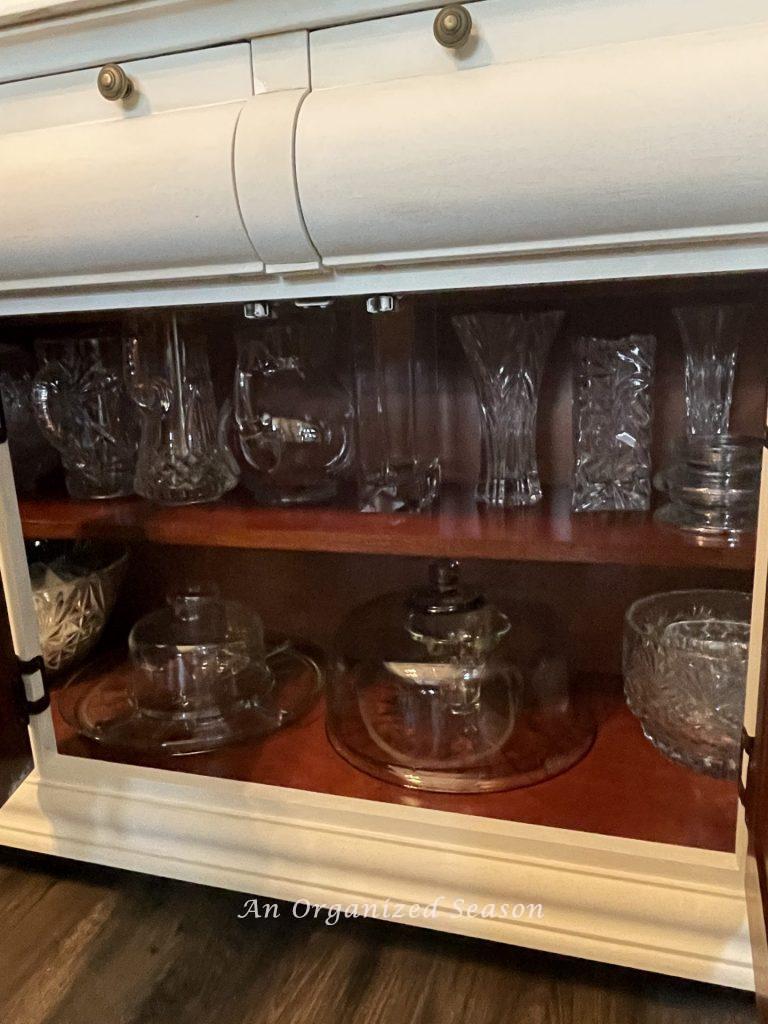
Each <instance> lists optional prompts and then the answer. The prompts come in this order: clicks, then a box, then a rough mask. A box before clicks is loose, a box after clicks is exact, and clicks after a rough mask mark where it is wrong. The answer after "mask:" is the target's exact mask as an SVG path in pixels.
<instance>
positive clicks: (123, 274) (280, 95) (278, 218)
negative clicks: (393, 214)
mask: <svg viewBox="0 0 768 1024" xmlns="http://www.w3.org/2000/svg"><path fill="white" fill-rule="evenodd" d="M121 71H122V73H124V75H125V76H126V79H127V81H129V82H130V91H129V92H128V94H127V95H126V96H125V97H124V98H118V99H109V98H105V96H104V95H103V94H102V92H103V90H102V91H100V89H99V87H98V85H97V74H98V69H96V68H94V69H90V70H86V71H76V72H71V73H68V74H63V75H56V76H52V77H50V78H43V79H35V80H31V81H25V82H14V83H10V84H8V85H5V86H0V194H2V196H3V201H2V203H0V238H2V239H3V244H2V247H0V305H1V304H2V301H3V298H4V297H6V296H7V297H9V298H10V299H11V300H12V301H16V297H18V296H25V295H35V294H39V295H41V296H44V295H47V294H50V293H52V292H62V293H63V292H67V293H69V294H82V295H83V304H84V306H88V305H89V303H88V299H89V296H90V295H91V294H95V292H96V290H98V293H99V294H100V295H102V296H103V295H105V294H108V290H109V289H115V290H116V289H118V288H120V289H123V290H124V289H125V288H134V289H135V288H137V287H142V288H143V289H144V292H145V293H146V294H147V297H148V301H151V297H152V295H154V294H159V295H160V301H167V298H166V296H171V297H172V294H173V289H175V288H177V287H180V286H184V285H185V283H186V285H187V286H189V285H191V284H195V285H197V284H200V285H201V286H204V285H206V284H207V283H215V282H217V281H222V280H224V281H233V280H238V281H241V282H248V281H249V280H251V279H253V278H254V277H255V278H259V277H263V276H264V274H265V272H266V273H273V272H279V273H281V274H283V273H289V272H290V271H294V270H306V269H313V268H317V267H318V266H319V257H318V255H317V253H316V251H315V250H314V248H313V246H312V244H311V242H310V240H309V237H308V235H307V232H306V229H305V227H304V222H303V220H302V217H301V214H300V210H299V203H298V197H297V193H296V178H295V169H294V138H295V128H296V118H297V115H298V111H299V109H300V107H301V104H302V102H303V100H304V97H305V95H306V93H307V90H308V88H309V72H308V41H307V33H306V32H296V33H289V34H288V35H285V36H275V37H271V38H269V39H264V40H257V41H254V43H253V44H250V43H236V44H233V45H230V46H223V47H218V48H213V49H209V50H202V51H198V52H194V53H182V54H172V55H169V56H165V57H158V58H154V59H148V60H139V61H132V62H127V63H125V64H123V65H121V67H120V68H119V69H118V70H117V71H116V72H114V74H117V75H118V76H119V75H120V72H121ZM106 91H107V93H109V89H107V90H106ZM152 289H155V291H154V292H153V291H152ZM161 289H162V291H161ZM169 289H170V291H169ZM123 294H124V291H123ZM31 308H34V304H33V305H32V307H31Z"/></svg>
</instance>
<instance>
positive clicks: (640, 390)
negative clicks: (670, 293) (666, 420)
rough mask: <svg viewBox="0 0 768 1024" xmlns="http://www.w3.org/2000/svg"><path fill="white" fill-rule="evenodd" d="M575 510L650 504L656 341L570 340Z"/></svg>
mask: <svg viewBox="0 0 768 1024" xmlns="http://www.w3.org/2000/svg"><path fill="white" fill-rule="evenodd" d="M573 348H574V397H573V429H574V449H575V467H574V480H573V497H572V500H571V507H572V509H573V510H574V512H598V511H604V510H621V511H642V510H646V509H648V508H650V504H651V409H652V406H651V381H652V378H653V370H654V360H655V353H656V339H655V338H654V337H653V336H652V335H640V334H631V335H629V336H627V337H623V338H602V337H579V338H576V339H575V341H574V346H573Z"/></svg>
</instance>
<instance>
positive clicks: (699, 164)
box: [297, 0, 768, 267]
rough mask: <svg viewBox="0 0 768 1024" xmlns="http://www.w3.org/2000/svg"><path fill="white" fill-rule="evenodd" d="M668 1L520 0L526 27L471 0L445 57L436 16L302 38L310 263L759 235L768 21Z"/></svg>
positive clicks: (511, 10) (763, 216) (505, 7)
mask: <svg viewBox="0 0 768 1024" xmlns="http://www.w3.org/2000/svg"><path fill="white" fill-rule="evenodd" d="M523 6H525V5H523ZM677 6H678V5H669V4H667V5H666V8H667V16H666V18H665V15H664V12H663V11H662V10H661V8H660V6H659V5H658V4H657V3H655V2H653V3H648V4H634V5H621V13H620V14H619V13H617V15H616V17H612V18H603V23H602V24H601V23H600V22H599V20H598V19H597V18H596V15H595V10H594V5H589V4H586V5H585V4H575V5H557V9H556V10H555V9H554V7H552V6H550V7H549V8H547V5H539V4H536V5H534V7H535V8H536V14H537V15H538V21H537V22H536V25H535V27H534V26H532V15H531V12H526V11H525V10H524V9H521V7H520V5H516V4H511V3H509V2H507V0H486V2H484V3H477V4H470V5H468V9H469V10H470V11H471V14H472V18H473V23H474V28H473V36H472V37H471V38H470V41H469V43H467V45H466V46H464V47H462V48H460V49H459V50H456V51H451V50H447V49H445V48H443V47H441V46H439V45H438V44H437V42H436V41H435V39H434V38H433V34H432V18H433V17H434V12H419V13H417V14H408V15H403V16H400V17H397V18H383V19H380V20H378V21H372V22H367V23H363V24H353V25H345V26H341V27H339V28H332V29H327V30H322V31H318V32H316V33H313V34H312V38H311V60H312V92H311V93H310V95H309V96H308V97H307V99H306V101H305V103H304V105H303V107H302V110H301V114H300V118H299V130H298V134H297V177H298V184H299V194H300V199H301V204H302V209H303V212H304V217H305V221H306V224H307V228H308V230H309V234H310V236H311V238H312V240H313V242H314V243H315V246H316V248H317V250H318V252H319V253H320V255H321V257H322V259H323V261H324V263H325V264H326V265H328V266H333V267H337V266H338V267H345V266H349V267H353V266H366V265H368V266H370V265H379V264H398V263H413V262H414V261H439V262H442V261H447V260H457V259H461V260H464V259H471V258H488V257H504V258H509V257H514V258H520V259H523V258H532V257H536V258H538V257H540V256H544V255H550V254H551V255H552V256H553V258H554V257H560V256H564V255H577V254H580V253H583V252H585V251H587V252H589V251H605V250H606V249H608V250H618V249H627V250H628V249H637V248H638V247H645V246H648V245H660V244H664V245H665V246H666V245H672V244H685V245H689V246H693V247H700V246H703V245H711V244H712V243H714V242H717V241H721V242H724V241H726V240H728V239H730V240H733V239H746V240H748V241H749V242H750V244H752V245H754V244H756V243H757V242H758V241H759V242H760V243H761V244H763V245H764V244H765V241H766V237H768V226H767V224H766V222H767V221H768V202H767V201H766V193H765V187H764V182H765V179H766V175H768V135H766V132H765V130H764V124H763V117H762V112H763V111H764V110H765V108H766V105H768V76H766V75H765V55H766V43H767V42H768V35H766V27H765V24H764V23H763V24H753V25H747V24H743V23H742V24H737V22H738V20H739V18H742V19H743V18H745V17H746V16H747V13H748V12H746V5H745V4H744V3H737V4H735V5H730V6H728V7H727V8H726V7H725V6H724V5H720V6H721V14H720V18H721V22H722V23H721V24H717V22H716V20H713V19H714V14H713V11H712V8H711V5H709V4H707V5H703V4H702V5H700V6H701V8H702V13H700V14H699V13H697V12H696V10H695V9H693V8H691V7H690V6H688V5H685V6H686V9H687V16H688V19H689V21H688V24H687V25H684V24H681V23H680V19H679V17H678V15H677V14H676V13H673V12H672V11H671V10H669V9H670V8H671V7H677ZM679 6H681V7H682V6H683V5H679ZM540 8H541V9H540ZM566 8H569V9H568V10H566ZM625 8H627V10H625ZM705 8H706V10H705ZM640 9H642V11H643V12H646V10H647V14H648V17H647V24H640V23H639V22H638V21H637V19H636V14H637V13H638V12H639V11H640ZM633 12H634V13H633ZM600 13H601V14H604V13H605V9H604V7H602V6H601V7H600ZM705 15H706V18H705ZM754 15H755V12H754V9H752V10H751V16H752V17H754ZM669 18H671V21H670V20H669ZM682 69H684V71H683V70H682Z"/></svg>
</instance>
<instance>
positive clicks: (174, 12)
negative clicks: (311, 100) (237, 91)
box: [0, 0, 743, 82]
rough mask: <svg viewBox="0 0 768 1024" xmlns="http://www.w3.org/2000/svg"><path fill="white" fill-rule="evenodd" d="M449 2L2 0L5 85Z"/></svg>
mask: <svg viewBox="0 0 768 1024" xmlns="http://www.w3.org/2000/svg"><path fill="white" fill-rule="evenodd" d="M443 2H444V0H324V2H323V3H318V2H317V0H291V2H290V3H289V2H285V3H275V2H267V0H260V2H254V0H227V3H226V4H223V3H221V2H220V0H129V2H122V3H102V4H100V5H99V6H97V7H94V6H93V4H90V3H89V0H64V2H59V3H52V2H50V0H47V2H46V0H42V2H37V0H25V2H19V3H13V4H11V6H10V9H9V10H7V11H5V10H3V6H4V5H3V4H2V0H0V82H12V81H16V80H18V79H22V78H37V77H39V76H41V75H53V74H58V73H59V72H61V71H72V70H74V69H76V68H86V67H96V66H98V65H99V64H103V63H104V62H105V61H116V60H119V61H123V60H135V59H136V58H138V57H149V56H152V55H154V54H159V53H177V52H179V51H181V50H194V49H199V48H200V47H204V46H217V45H219V44H221V43H225V42H231V41H233V40H237V39H251V38H255V37H257V36H268V35H274V34H276V33H278V32H294V31H296V30H297V29H315V28H325V27H327V26H329V25H340V24H346V23H347V22H351V21H365V20H367V19H369V18H377V17H386V16H389V15H394V14H406V13H408V12H410V11H422V10H425V9H428V8H430V7H433V8H434V7H442V6H443ZM742 2H743V0H742ZM67 8H69V10H68V9H67ZM57 15H58V16H57Z"/></svg>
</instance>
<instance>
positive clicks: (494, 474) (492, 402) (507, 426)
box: [453, 311, 563, 508]
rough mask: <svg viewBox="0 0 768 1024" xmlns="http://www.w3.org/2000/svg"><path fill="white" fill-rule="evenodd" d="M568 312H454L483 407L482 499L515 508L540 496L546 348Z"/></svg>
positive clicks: (454, 322)
mask: <svg viewBox="0 0 768 1024" xmlns="http://www.w3.org/2000/svg"><path fill="white" fill-rule="evenodd" d="M562 319H563V313H560V312H551V311H550V312H544V313H533V314H528V313H473V314H469V315H464V316H457V317H454V318H453V325H454V327H455V329H456V332H457V333H458V336H459V339H460V341H461V344H462V346H463V348H464V351H465V353H466V355H467V358H468V360H469V365H470V367H471V370H472V376H473V378H474V381H475V386H476V388H477V393H478V398H479V401H480V408H481V411H482V441H483V444H482V467H481V472H480V480H479V483H478V486H477V500H478V501H479V502H481V503H482V504H485V505H492V506H496V507H499V508H513V507H516V506H520V505H535V504H536V503H537V502H539V501H541V497H542V493H541V483H540V480H539V470H538V463H537V459H536V413H537V407H538V394H539V385H540V382H541V375H542V370H543V368H544V362H545V360H546V357H547V353H548V351H549V348H550V346H551V344H552V341H553V339H554V337H555V335H556V334H557V332H558V330H559V328H560V324H561V323H562Z"/></svg>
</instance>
